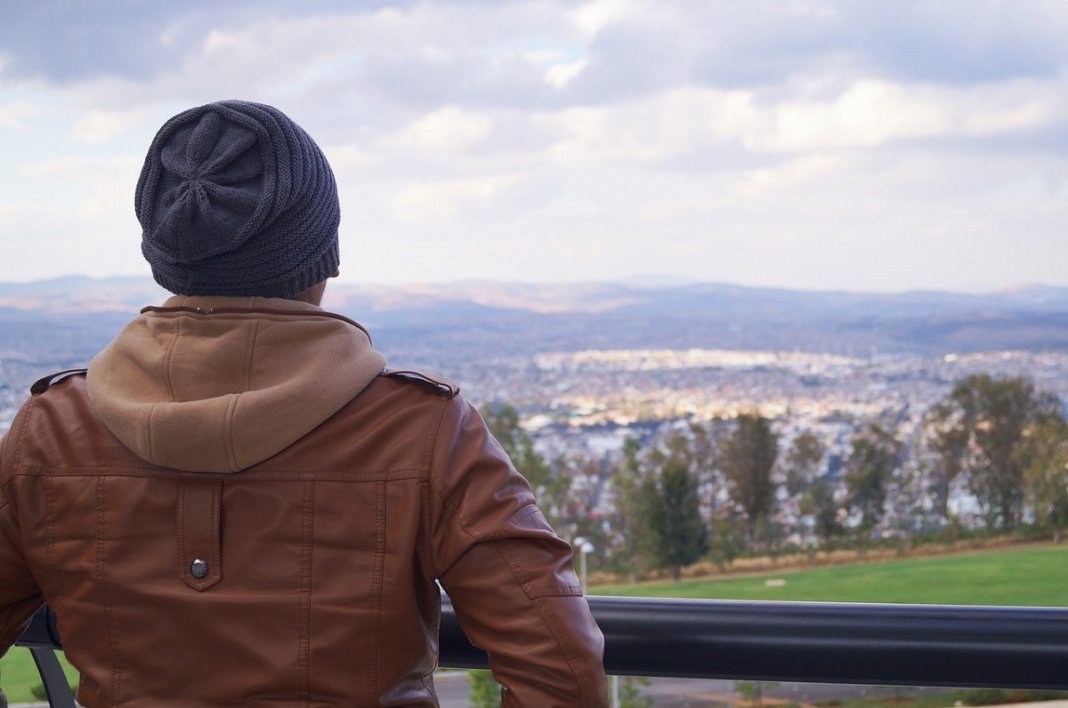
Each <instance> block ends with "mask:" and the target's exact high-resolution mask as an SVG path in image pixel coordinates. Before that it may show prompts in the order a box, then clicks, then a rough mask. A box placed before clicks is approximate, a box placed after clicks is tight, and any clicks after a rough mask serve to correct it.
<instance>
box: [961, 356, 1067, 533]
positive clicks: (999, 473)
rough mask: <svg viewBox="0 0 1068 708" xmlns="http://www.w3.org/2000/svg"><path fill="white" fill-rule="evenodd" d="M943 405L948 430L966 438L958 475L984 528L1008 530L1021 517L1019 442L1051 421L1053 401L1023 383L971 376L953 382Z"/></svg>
mask: <svg viewBox="0 0 1068 708" xmlns="http://www.w3.org/2000/svg"><path fill="white" fill-rule="evenodd" d="M943 405H944V406H946V407H947V409H948V410H949V413H948V415H949V416H950V417H951V419H952V420H954V421H955V422H954V423H953V424H952V426H951V429H954V430H955V431H956V434H959V435H964V436H966V439H967V444H966V446H964V450H965V452H962V454H961V460H962V462H961V464H962V469H964V470H966V471H967V473H968V484H969V488H970V489H971V491H972V493H973V494H975V496H976V499H978V501H979V503H980V504H981V505H982V506H983V508H984V510H985V511H986V516H987V523H988V525H990V526H995V525H1000V526H1001V527H1002V528H1004V529H1012V528H1014V527H1015V526H1016V524H1017V523H1018V522H1019V520H1020V514H1021V511H1022V505H1023V475H1024V470H1025V469H1026V468H1027V467H1028V465H1029V464H1030V461H1029V459H1028V458H1029V455H1030V453H1031V449H1030V447H1029V446H1028V444H1027V442H1026V440H1025V436H1026V435H1027V431H1028V430H1029V429H1030V428H1032V427H1033V426H1035V425H1037V424H1038V423H1040V422H1041V421H1043V420H1048V419H1050V418H1052V417H1055V416H1056V415H1057V408H1058V401H1057V399H1056V397H1055V396H1052V395H1050V394H1039V393H1037V392H1036V391H1035V387H1034V384H1032V383H1031V382H1030V381H1029V380H1027V379H1025V378H1006V379H995V378H993V377H991V376H989V375H987V374H974V375H972V376H969V377H968V378H966V379H964V380H962V381H959V382H957V384H956V385H955V386H954V387H953V390H952V391H951V392H950V394H949V396H948V397H947V398H946V399H945V400H944V401H943Z"/></svg>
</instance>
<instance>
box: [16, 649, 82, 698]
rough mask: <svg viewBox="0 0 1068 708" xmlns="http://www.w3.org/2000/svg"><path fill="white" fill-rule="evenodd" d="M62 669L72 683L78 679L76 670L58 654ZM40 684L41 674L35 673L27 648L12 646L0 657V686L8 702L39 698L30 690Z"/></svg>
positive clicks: (34, 665) (35, 669)
mask: <svg viewBox="0 0 1068 708" xmlns="http://www.w3.org/2000/svg"><path fill="white" fill-rule="evenodd" d="M60 661H61V662H62V664H63V670H64V671H65V672H66V674H67V680H68V681H69V682H70V683H71V684H74V683H76V682H77V681H78V672H77V671H75V670H74V667H72V666H71V665H70V664H68V663H67V661H66V659H64V658H63V656H62V655H60ZM40 685H41V675H40V674H38V673H37V665H36V664H34V663H33V657H32V656H30V650H29V649H23V648H22V647H12V648H11V650H10V651H8V653H7V654H5V655H4V658H2V659H0V687H2V688H3V689H4V693H5V694H7V700H8V701H9V702H10V703H32V702H33V701H37V700H39V699H38V698H36V697H34V695H33V693H32V691H33V688H34V687H35V686H40Z"/></svg>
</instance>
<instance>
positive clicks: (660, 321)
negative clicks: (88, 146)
mask: <svg viewBox="0 0 1068 708" xmlns="http://www.w3.org/2000/svg"><path fill="white" fill-rule="evenodd" d="M165 297H166V293H165V292H164V291H162V290H161V289H160V288H159V287H158V286H157V285H156V284H155V283H153V282H152V281H151V280H148V279H146V278H134V277H129V278H126V277H124V278H105V279H91V278H84V277H67V278H57V279H53V280H47V281H39V282H33V283H24V284H22V283H0V326H5V325H7V326H14V325H15V324H16V323H18V324H19V325H20V326H18V327H17V329H18V330H19V331H25V328H26V327H29V326H32V325H33V324H34V323H36V324H38V325H40V324H43V323H49V324H50V326H52V327H60V328H70V327H77V328H80V329H84V328H86V327H89V326H91V323H92V322H93V321H95V320H97V319H99V321H100V323H101V324H102V325H103V324H104V323H106V326H107V329H108V330H109V332H110V331H113V329H114V327H115V323H116V322H119V321H121V320H122V319H123V318H128V317H129V316H130V315H131V313H135V312H136V311H137V310H138V309H139V308H140V307H141V306H142V305H145V304H150V303H157V302H160V301H161V300H163V299H164V298H165ZM325 306H326V307H328V308H329V309H332V310H336V311H338V312H342V313H344V314H347V315H349V316H351V317H354V318H355V319H357V320H359V321H361V322H362V323H363V324H365V325H367V326H368V327H369V328H370V329H371V331H372V332H374V333H375V335H376V342H378V343H379V344H382V343H383V342H388V343H389V344H391V345H394V346H400V347H402V348H411V349H412V350H413V351H432V350H435V349H437V350H441V349H442V348H443V347H445V348H457V347H459V348H463V349H467V350H470V348H471V347H476V346H487V347H490V348H492V349H493V351H495V352H499V353H503V354H508V353H517V352H536V351H551V350H554V351H555V350H577V349H586V348H600V349H604V348H685V347H705V348H738V349H777V350H783V349H800V350H804V351H827V352H833V353H849V354H860V353H864V354H866V353H870V352H871V351H880V352H914V353H927V354H935V353H940V352H950V351H953V352H970V351H988V350H999V349H1032V350H1034V349H1068V288H1059V287H1045V286H1031V287H1021V288H1016V289H1012V290H1006V291H1001V292H994V293H986V294H982V295H969V294H962V293H949V292H929V291H923V292H907V293H900V294H874V293H846V292H811V291H798V290H783V289H775V288H750V287H742V286H736V285H723V284H710V283H687V282H678V283H675V282H673V281H663V280H660V281H658V280H657V279H651V278H644V279H642V280H639V281H635V282H627V283H564V284H538V283H505V282H491V281H470V282H457V283H449V284H426V285H407V286H374V285H351V284H346V283H334V284H332V285H331V287H330V288H329V289H328V291H327V300H326V302H325ZM3 336H4V335H3V334H0V345H3Z"/></svg>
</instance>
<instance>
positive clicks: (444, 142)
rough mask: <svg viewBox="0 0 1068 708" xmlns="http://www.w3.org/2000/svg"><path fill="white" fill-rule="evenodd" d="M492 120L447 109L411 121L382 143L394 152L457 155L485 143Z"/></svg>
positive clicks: (482, 115) (470, 112) (481, 115)
mask: <svg viewBox="0 0 1068 708" xmlns="http://www.w3.org/2000/svg"><path fill="white" fill-rule="evenodd" d="M492 130H493V120H492V119H491V118H490V117H489V116H488V115H486V114H485V113H480V112H476V111H465V110H462V109H460V108H458V107H456V106H446V107H445V108H441V109H439V110H437V111H434V112H433V113H429V114H427V115H424V116H422V117H421V118H419V119H417V120H415V121H413V122H412V123H411V124H409V125H408V126H407V127H406V128H404V129H403V130H401V131H399V132H398V133H396V134H394V135H392V136H390V137H389V138H387V139H385V140H384V141H383V142H384V143H385V144H387V145H389V146H390V147H392V148H394V149H408V150H414V151H417V152H424V151H429V152H436V153H446V154H452V153H460V152H464V151H465V150H468V149H470V148H471V147H473V146H475V145H477V144H478V143H480V142H482V141H483V140H485V139H486V138H487V137H488V136H489V135H490V132H491V131H492Z"/></svg>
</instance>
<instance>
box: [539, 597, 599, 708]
mask: <svg viewBox="0 0 1068 708" xmlns="http://www.w3.org/2000/svg"><path fill="white" fill-rule="evenodd" d="M531 604H532V605H533V606H534V609H535V610H536V611H537V613H538V615H539V616H540V617H541V618H542V621H543V622H544V623H545V626H546V627H547V628H548V629H549V634H550V635H552V638H553V641H555V642H556V646H558V647H560V653H561V654H563V655H564V660H565V661H566V662H567V668H569V669H571V675H572V676H573V677H574V678H575V685H576V686H577V687H578V691H579V696H581V701H582V702H581V703H580V705H588V701H587V700H586V698H587V695H586V694H587V691H586V686H587V682H586V681H583V680H582V679H581V676H582V673H580V672H579V671H578V670H577V669H576V668H575V663H576V660H577V659H578V657H577V656H576V655H575V651H574V647H573V646H571V644H570V643H567V642H565V641H563V637H564V636H566V634H565V633H564V632H561V631H560V622H559V618H558V617H557V616H556V613H554V612H552V611H551V609H550V608H549V605H550V604H551V603H549V602H548V601H547V600H545V599H544V598H539V599H537V600H532V601H531ZM543 606H544V607H543ZM562 635H563V636H562Z"/></svg>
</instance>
